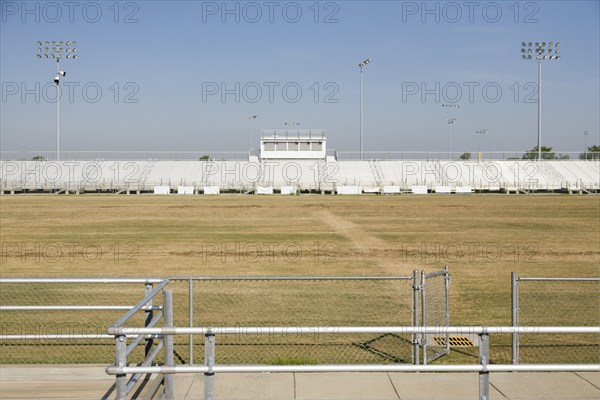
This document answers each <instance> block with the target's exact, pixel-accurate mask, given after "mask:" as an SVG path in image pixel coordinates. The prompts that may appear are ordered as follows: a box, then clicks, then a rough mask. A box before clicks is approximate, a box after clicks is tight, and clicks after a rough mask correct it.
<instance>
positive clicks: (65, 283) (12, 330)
mask: <svg viewBox="0 0 600 400" xmlns="http://www.w3.org/2000/svg"><path fill="white" fill-rule="evenodd" d="M149 286H151V283H149V282H148V284H146V282H145V280H143V279H138V280H136V279H129V280H127V279H125V280H123V279H122V280H118V279H112V280H111V279H108V280H100V279H97V280H94V279H71V280H69V279H63V280H60V279H58V280H57V279H54V280H53V279H45V280H44V279H1V280H0V321H2V323H1V324H0V335H2V339H0V364H107V363H110V362H113V361H114V357H115V353H114V338H112V337H110V336H109V335H106V328H107V327H108V326H109V325H110V324H112V323H113V322H114V321H115V320H117V319H118V318H119V317H120V316H121V315H122V314H123V313H124V312H125V311H126V310H127V309H129V308H131V307H132V306H133V305H135V304H136V303H137V302H139V301H140V300H141V299H143V297H144V293H145V291H146V290H148V287H149ZM132 323H135V324H136V326H144V323H145V316H144V313H143V312H142V313H140V315H137V316H136V317H134V318H133V319H132ZM143 356H144V354H143V352H137V353H136V354H135V355H134V356H132V359H131V360H132V362H139V361H141V360H143Z"/></svg>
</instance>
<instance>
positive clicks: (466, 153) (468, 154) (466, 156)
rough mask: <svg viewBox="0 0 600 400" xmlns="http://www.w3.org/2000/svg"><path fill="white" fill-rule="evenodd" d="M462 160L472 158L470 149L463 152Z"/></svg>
mask: <svg viewBox="0 0 600 400" xmlns="http://www.w3.org/2000/svg"><path fill="white" fill-rule="evenodd" d="M460 159H461V160H470V159H471V153H469V152H468V151H465V152H464V153H462V155H461V156H460Z"/></svg>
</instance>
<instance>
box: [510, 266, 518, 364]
mask: <svg viewBox="0 0 600 400" xmlns="http://www.w3.org/2000/svg"><path fill="white" fill-rule="evenodd" d="M510 278H511V285H510V287H511V299H512V300H511V307H512V310H511V323H512V326H513V327H515V328H516V327H518V326H519V277H518V276H517V273H516V272H512V273H511V274H510ZM512 363H513V364H518V363H519V334H518V333H516V332H513V333H512Z"/></svg>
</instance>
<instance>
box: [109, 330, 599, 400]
mask: <svg viewBox="0 0 600 400" xmlns="http://www.w3.org/2000/svg"><path fill="white" fill-rule="evenodd" d="M107 332H108V334H111V335H114V336H115V340H116V342H117V349H116V353H117V357H116V359H117V362H116V363H115V364H114V365H111V366H109V367H107V368H106V372H107V374H109V375H115V376H116V379H117V381H118V382H124V381H125V379H126V376H127V374H152V373H158V374H163V375H165V376H170V377H172V376H173V375H174V374H177V373H203V374H204V399H205V400H213V399H214V398H215V374H217V373H235V372H237V373H240V372H477V373H478V374H479V399H480V400H489V391H490V390H489V387H490V384H489V374H490V372H509V371H532V372H533V371H535V372H540V371H600V364H522V365H513V364H491V363H490V353H489V340H490V339H489V336H490V335H491V334H506V333H512V334H515V333H516V334H519V333H534V334H561V333H568V334H600V327H507V326H495V327H483V326H462V327H457V326H448V327H419V326H388V327H364V326H363V327H335V326H327V327H323V326H321V327H318V326H317V327H299V326H295V327H239V326H236V327H220V328H213V327H170V326H168V327H164V328H135V327H117V326H113V327H110V328H109V329H108V330H107ZM290 332H293V334H295V335H315V334H316V333H317V334H320V335H329V334H332V333H337V334H361V333H369V334H375V333H377V334H413V335H423V334H435V333H437V334H446V335H449V334H467V335H478V336H479V363H478V364H468V365H406V364H404V365H402V364H392V365H389V364H387V365H386V364H366V365H365V364H362V365H360V364H359V365H348V364H339V365H331V364H330V365H222V364H216V362H215V358H216V349H217V346H216V345H215V336H217V335H260V334H269V335H277V334H280V335H281V334H290ZM131 334H137V335H159V336H162V337H172V336H174V335H204V337H205V339H204V346H205V357H204V364H203V365H191V364H188V365H174V364H173V363H172V362H170V363H169V362H167V363H165V365H162V366H127V364H126V363H125V362H124V361H125V360H124V358H123V356H119V354H121V355H122V354H124V350H123V349H124V344H122V342H123V341H124V340H125V337H126V336H127V335H131ZM117 338H122V339H121V340H119V339H117ZM120 343H121V344H120ZM166 351H172V349H168V348H166ZM165 359H171V360H172V357H170V358H169V356H168V355H167V356H166V357H165ZM121 385H122V384H121ZM172 385H173V382H172V380H171V381H165V397H166V398H167V399H172V398H173V386H172ZM119 387H120V386H119V384H117V388H119ZM123 393H125V392H123V391H117V397H116V398H117V400H124V399H126V395H124V394H123Z"/></svg>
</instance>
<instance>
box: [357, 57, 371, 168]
mask: <svg viewBox="0 0 600 400" xmlns="http://www.w3.org/2000/svg"><path fill="white" fill-rule="evenodd" d="M370 62H371V59H370V58H367V59H366V60H364V61H362V62H361V63H360V64H358V67H359V68H360V159H361V160H362V159H363V68H364V66H365V65H367V64H368V63H370Z"/></svg>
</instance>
